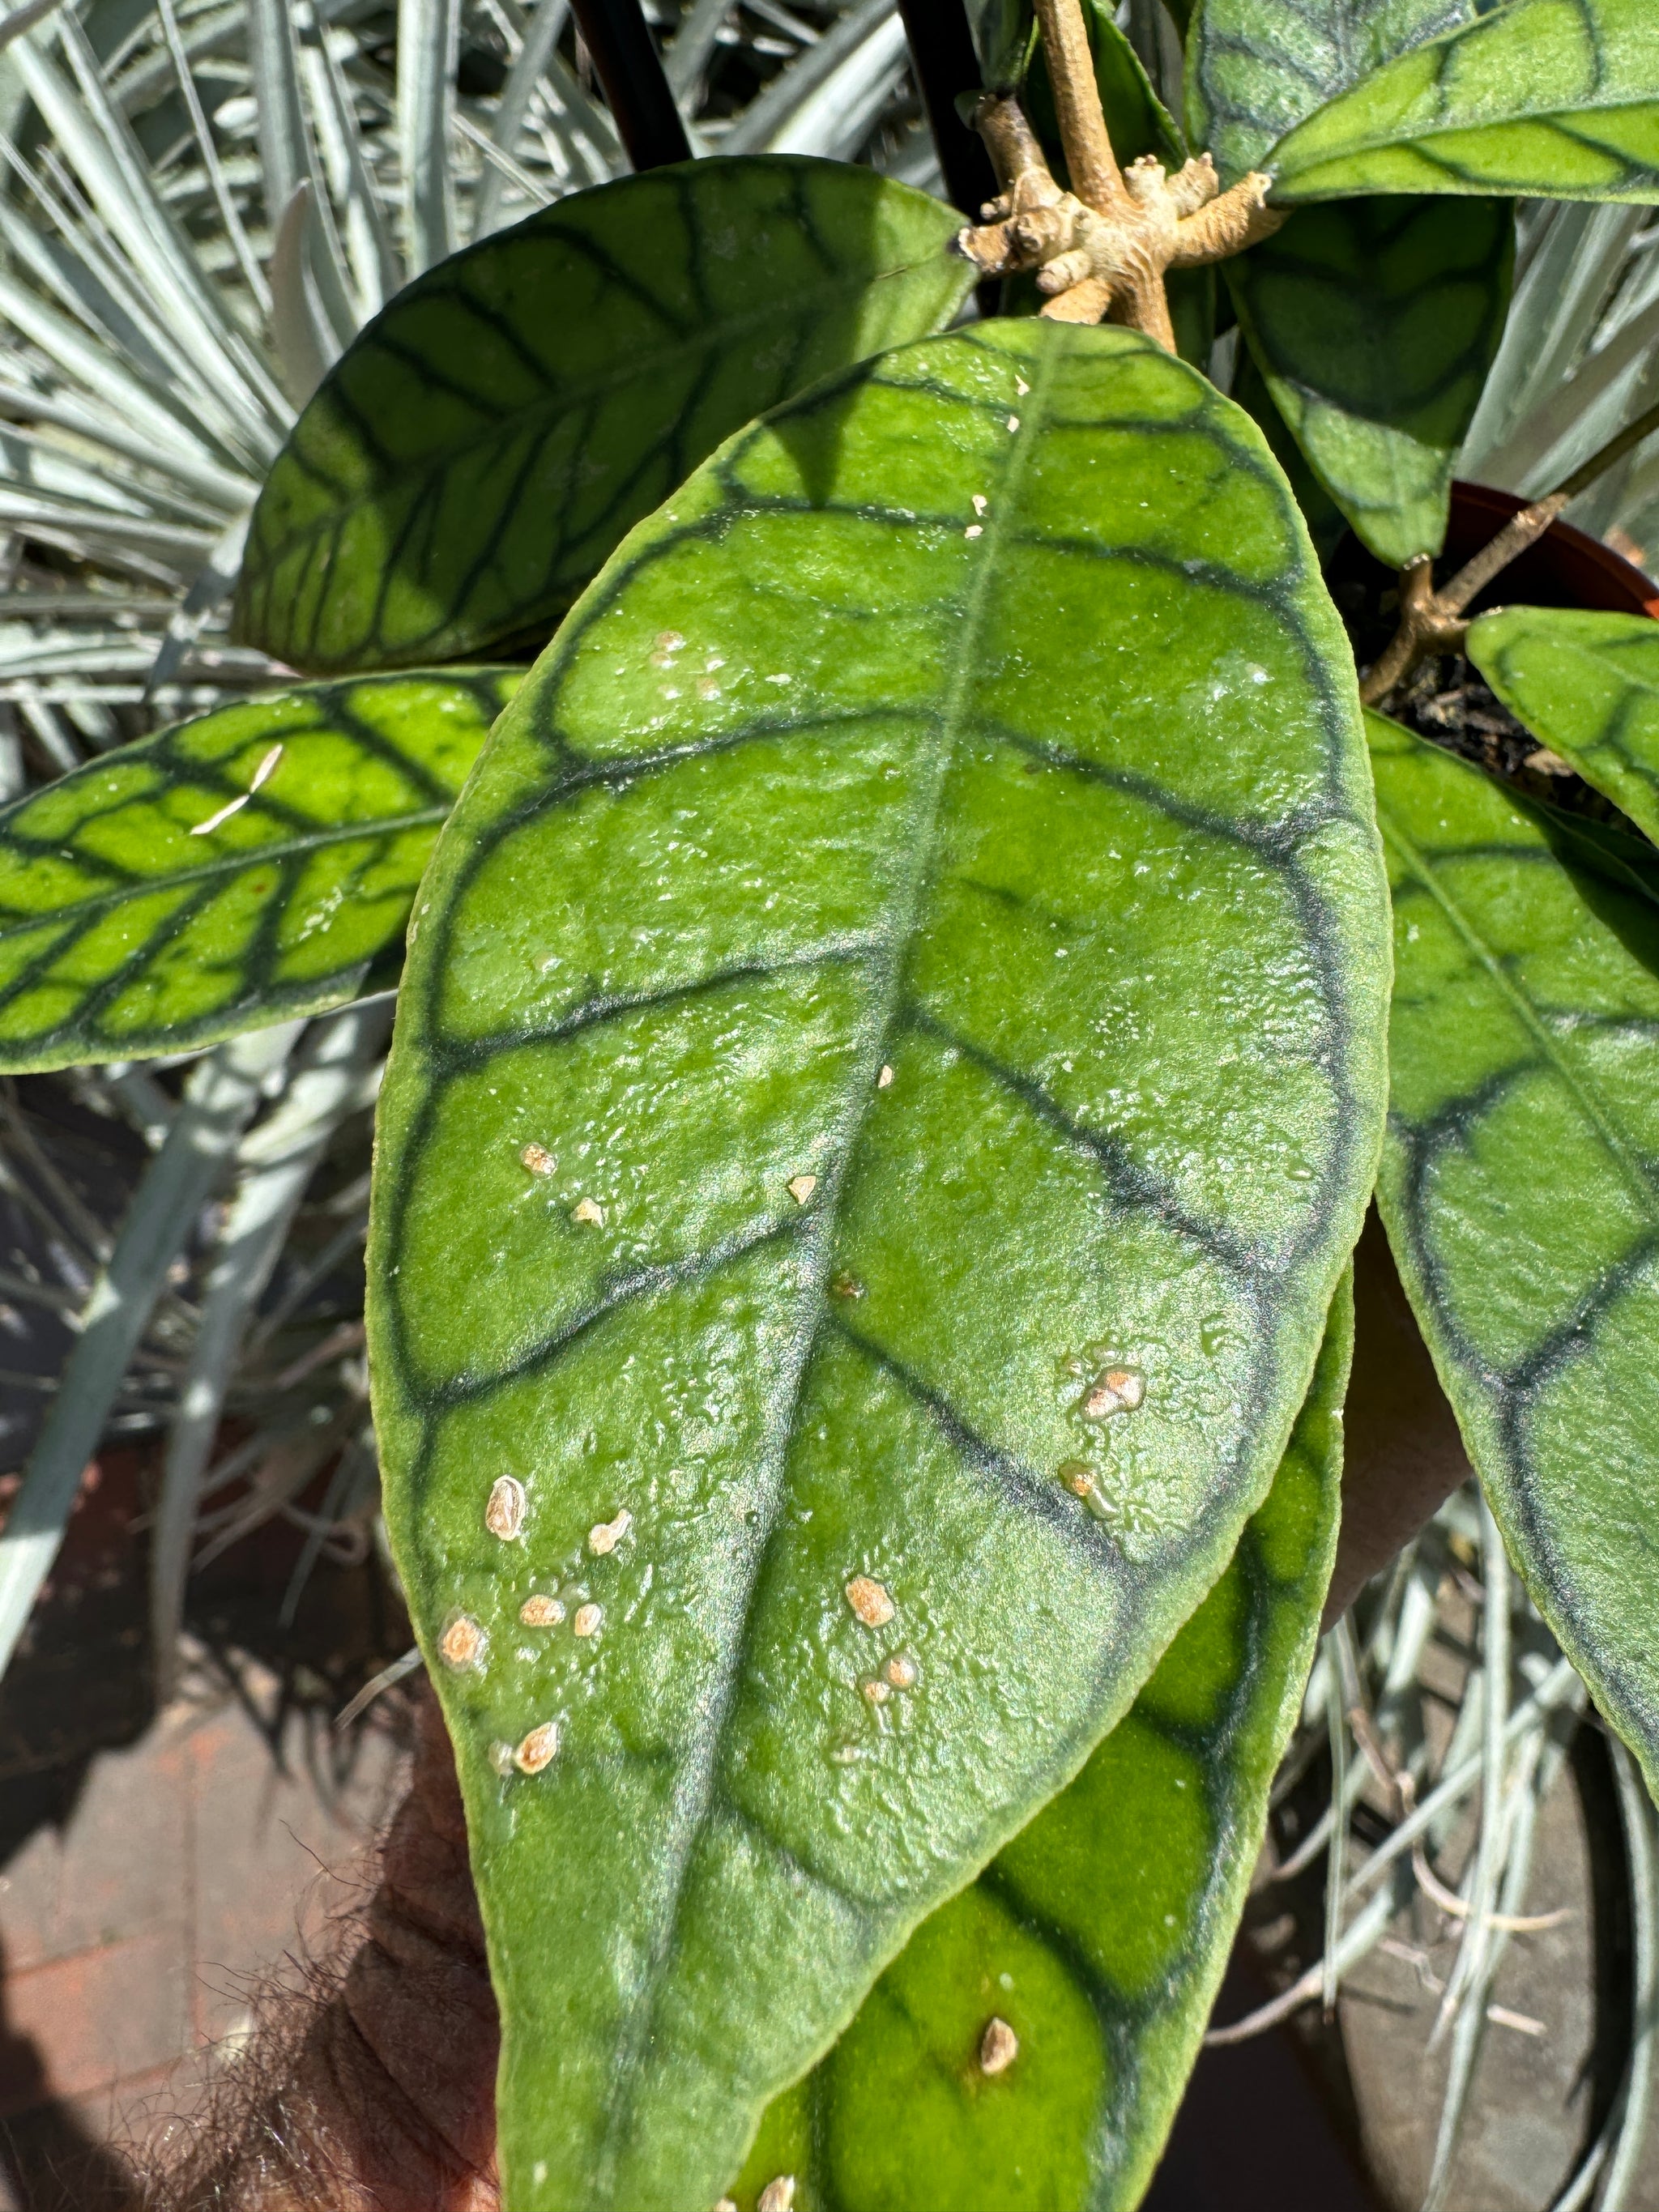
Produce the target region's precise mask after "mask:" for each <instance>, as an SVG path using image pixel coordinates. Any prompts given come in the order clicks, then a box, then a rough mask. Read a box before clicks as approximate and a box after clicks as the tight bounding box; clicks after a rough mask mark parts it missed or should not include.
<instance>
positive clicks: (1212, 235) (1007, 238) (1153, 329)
mask: <svg viewBox="0 0 1659 2212" xmlns="http://www.w3.org/2000/svg"><path fill="white" fill-rule="evenodd" d="M1036 11H1037V20H1038V22H1039V24H1040V26H1041V28H1042V44H1043V52H1044V55H1045V57H1046V58H1047V61H1048V76H1049V81H1050V82H1051V84H1052V86H1053V88H1054V112H1055V114H1056V116H1057V118H1058V119H1059V124H1060V143H1061V145H1062V146H1063V148H1064V149H1065V154H1066V167H1067V169H1068V170H1069V171H1070V173H1071V179H1072V189H1071V191H1061V189H1060V185H1058V184H1057V183H1056V182H1055V180H1054V177H1053V176H1052V175H1051V174H1050V173H1049V169H1048V163H1047V161H1045V160H1044V159H1043V155H1042V149H1041V148H1040V147H1039V146H1038V144H1037V142H1036V138H1035V137H1033V136H1032V133H1031V130H1030V125H1028V124H1027V122H1026V120H1025V118H1024V115H1023V114H1022V113H1021V112H1020V108H1019V104H1018V100H1015V99H1014V97H1013V95H1012V94H1010V93H1006V92H995V93H991V94H987V96H986V97H985V98H984V99H983V100H981V102H980V104H979V107H978V109H977V111H976V112H975V125H976V127H977V128H978V130H979V132H980V135H981V137H982V138H983V139H984V140H985V143H986V146H987V149H988V150H989V152H990V155H991V160H992V163H993V165H994V167H995V169H996V173H997V180H998V183H999V185H1000V187H1001V191H1000V197H998V198H997V199H994V200H993V201H992V202H990V204H988V205H987V207H986V209H985V210H984V213H985V216H986V221H985V222H984V223H983V224H982V225H980V226H977V227H970V228H968V229H966V230H964V231H963V232H961V233H960V234H959V235H958V237H957V251H958V252H960V253H962V254H963V255H964V256H965V257H966V258H967V259H969V261H971V262H973V263H974V264H975V267H977V268H978V269H980V270H982V271H983V272H984V274H985V275H986V276H1012V275H1015V274H1017V273H1018V272H1019V271H1021V270H1036V280H1037V289H1038V290H1039V291H1040V292H1042V293H1044V294H1046V295H1047V304H1046V305H1045V306H1044V307H1043V308H1042V313H1043V314H1044V315H1045V316H1047V317H1048V319H1050V320H1051V321H1054V322H1067V323H1097V322H1098V321H1099V320H1100V319H1101V317H1102V316H1103V315H1104V314H1106V313H1108V312H1109V313H1110V314H1111V317H1112V319H1113V321H1114V322H1118V323H1122V324H1124V325H1127V327H1128V328H1129V329H1130V330H1134V331H1140V332H1141V334H1142V335H1143V336H1144V337H1150V338H1152V339H1154V340H1155V341H1156V342H1157V343H1158V344H1159V345H1161V346H1162V347H1163V348H1164V350H1165V352H1167V353H1173V352H1174V351H1175V331H1174V328H1173V326H1172V325H1171V323H1170V307H1169V301H1168V300H1167V298H1166V296H1165V294H1164V271H1165V270H1169V269H1188V268H1196V267H1199V266H1201V265H1202V264H1206V263H1208V262H1212V261H1224V260H1225V259H1227V258H1228V257H1229V256H1230V255H1232V254H1234V253H1237V252H1242V251H1243V248H1244V247H1245V246H1251V245H1254V244H1255V241H1256V240H1258V239H1262V238H1267V237H1270V236H1271V235H1272V234H1273V232H1274V231H1276V230H1277V229H1278V228H1279V225H1280V224H1281V223H1282V222H1283V221H1284V219H1285V218H1284V216H1282V215H1281V214H1280V213H1279V211H1278V210H1276V209H1272V208H1269V207H1268V206H1267V193H1268V191H1269V189H1270V188H1271V184H1272V179H1270V178H1268V177H1267V176H1266V175H1264V174H1262V173H1259V172H1252V173H1251V174H1250V175H1249V176H1247V177H1243V178H1241V179H1239V181H1238V183H1237V184H1236V185H1232V186H1231V188H1230V189H1229V190H1228V191H1225V192H1224V191H1222V190H1221V187H1220V182H1219V179H1218V178H1217V176H1216V173H1215V167H1214V164H1213V163H1212V161H1211V160H1210V157H1209V155H1207V154H1206V155H1203V156H1202V157H1201V158H1200V159H1199V160H1198V161H1188V162H1187V163H1186V164H1185V165H1184V167H1182V168H1181V169H1180V170H1179V171H1177V173H1176V174H1175V175H1174V176H1173V177H1171V176H1169V175H1168V174H1167V173H1165V171H1164V166H1163V164H1162V163H1161V162H1159V161H1153V160H1152V158H1151V157H1150V155H1148V156H1146V157H1143V158H1142V159H1141V160H1140V161H1133V162H1132V163H1131V164H1130V166H1129V167H1128V168H1127V171H1126V170H1121V169H1120V168H1119V167H1118V165H1117V157H1116V155H1115V154H1114V153H1113V151H1112V142H1111V137H1110V134H1109V132H1108V131H1107V128H1106V118H1105V116H1104V113H1103V111H1102V108H1101V104H1100V90H1099V87H1098V86H1097V83H1096V82H1095V72H1094V59H1093V57H1092V56H1091V53H1090V52H1089V40H1088V37H1087V34H1086V33H1085V29H1084V24H1083V11H1082V9H1081V6H1080V5H1079V0H1036Z"/></svg>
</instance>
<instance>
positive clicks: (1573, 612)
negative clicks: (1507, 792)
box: [1467, 607, 1659, 841]
mask: <svg viewBox="0 0 1659 2212" xmlns="http://www.w3.org/2000/svg"><path fill="white" fill-rule="evenodd" d="M1467 650H1468V656H1469V659H1471V660H1472V661H1473V662H1474V665H1475V666H1476V667H1477V668H1478V669H1479V670H1480V673H1481V674H1482V675H1483V676H1484V677H1485V678H1486V681H1487V683H1488V684H1491V686H1492V690H1494V691H1495V692H1496V693H1497V694H1498V697H1499V698H1500V699H1501V700H1502V701H1503V702H1504V705H1505V706H1506V707H1507V708H1509V710H1510V714H1513V715H1515V716H1516V720H1519V721H1521V722H1523V723H1524V724H1525V725H1526V726H1527V728H1528V729H1529V730H1530V731H1531V732H1533V734H1534V736H1535V737H1536V738H1538V739H1539V740H1540V742H1541V744H1546V745H1547V746H1548V747H1549V748H1550V750H1551V751H1552V752H1556V753H1559V755H1560V756H1561V757H1562V759H1563V760H1564V761H1567V762H1569V763H1571V765H1572V766H1573V767H1574V768H1576V769H1577V771H1578V773H1579V775H1582V776H1583V779H1584V781H1586V782H1587V783H1592V784H1594V785H1595V788H1596V789H1597V790H1598V791H1600V792H1603V793H1606V795H1607V798H1609V799H1612V801H1613V805H1615V806H1622V807H1623V808H1624V810H1625V811H1626V814H1628V815H1629V817H1631V820H1632V822H1634V823H1637V824H1638V826H1639V827H1640V828H1642V829H1645V830H1646V831H1647V833H1648V835H1649V836H1650V837H1651V838H1653V839H1655V840H1656V841H1659V623H1655V622H1650V620H1649V619H1648V618H1647V617H1645V616H1644V615H1605V614H1589V613H1586V612H1584V611H1583V610H1582V609H1579V608H1577V607H1499V608H1498V609H1497V610H1496V611H1495V612H1493V613H1492V614H1489V615H1482V616H1481V617H1480V619H1479V620H1478V621H1477V622H1475V623H1473V624H1471V626H1470V629H1469V635H1468V647H1467Z"/></svg>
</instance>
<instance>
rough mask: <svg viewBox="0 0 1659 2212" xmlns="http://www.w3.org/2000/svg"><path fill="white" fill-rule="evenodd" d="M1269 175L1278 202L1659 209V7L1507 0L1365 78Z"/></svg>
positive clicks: (1589, 0)
mask: <svg viewBox="0 0 1659 2212" xmlns="http://www.w3.org/2000/svg"><path fill="white" fill-rule="evenodd" d="M1266 166H1267V167H1269V168H1271V169H1272V171H1273V174H1274V175H1275V177H1276V178H1277V179H1278V182H1277V184H1276V185H1275V187H1274V193H1273V197H1275V199H1278V200H1323V199H1340V198H1344V197H1348V196H1350V195H1352V194H1353V193H1356V192H1483V193H1484V192H1527V193H1536V194H1539V195H1541V196H1542V197H1547V198H1549V199H1557V200H1659V10H1656V9H1655V8H1654V6H1653V4H1652V0H1509V4H1508V5H1507V6H1505V7H1501V8H1496V9H1492V11H1491V13H1490V14H1483V15H1480V16H1479V18H1478V20H1476V21H1472V22H1466V23H1465V24H1464V25H1463V27H1462V28H1461V29H1458V30H1454V31H1449V32H1448V33H1446V34H1445V35H1444V36H1443V37H1441V38H1438V39H1436V40H1433V41H1432V42H1431V44H1429V45H1427V46H1419V47H1416V48H1415V50H1414V51H1413V52H1411V53H1408V54H1403V55H1401V58H1400V59H1398V60H1397V61H1393V62H1389V64H1387V65H1386V66H1385V67H1383V68H1382V69H1379V70H1376V71H1375V73H1374V74H1373V75H1371V76H1368V77H1365V78H1364V79H1363V80H1362V81H1361V82H1359V83H1358V84H1356V85H1354V87H1353V88H1352V90H1351V91H1348V92H1345V93H1343V94H1340V96H1339V97H1338V98H1336V99H1334V100H1331V101H1330V102H1329V104H1328V106H1324V107H1322V108H1321V109H1320V110H1319V112H1317V113H1316V114H1314V115H1310V116H1309V118H1308V119H1307V120H1306V121H1305V122H1304V123H1301V124H1299V125H1297V128H1296V129H1295V130H1294V131H1291V133H1290V134H1289V135H1288V137H1285V138H1283V139H1281V140H1280V142H1279V144H1278V145H1277V146H1275V147H1274V148H1273V152H1272V155H1271V156H1270V157H1269V159H1268V161H1267V165H1266Z"/></svg>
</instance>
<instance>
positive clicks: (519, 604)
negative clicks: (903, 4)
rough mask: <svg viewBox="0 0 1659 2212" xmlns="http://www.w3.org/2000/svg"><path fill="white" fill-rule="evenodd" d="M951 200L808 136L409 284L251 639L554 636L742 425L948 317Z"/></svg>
mask: <svg viewBox="0 0 1659 2212" xmlns="http://www.w3.org/2000/svg"><path fill="white" fill-rule="evenodd" d="M960 221H961V218H960V216H957V215H956V214H955V213H954V212H953V211H952V210H951V209H950V208H948V207H945V206H944V205H942V204H941V203H940V202H939V201H938V200H933V199H929V198H928V197H926V195H925V194H923V193H921V192H917V191H911V190H910V188H909V187H908V185H900V184H896V183H894V182H892V181H891V180H890V179H885V178H882V177H878V176H877V175H876V173H874V171H873V170H870V169H860V168H850V167H841V166H839V165H838V164H836V163H832V162H828V161H803V160H799V159H795V158H793V157H790V156H785V155H764V156H762V155H753V156H750V157H749V158H747V159H744V160H734V161H697V162H690V163H687V164H685V165H684V167H674V168H665V169H655V170H653V171H652V172H651V173H649V174H648V175H645V176H637V177H628V178H624V179H622V181H621V182H619V183H617V184H611V185H600V186H599V187H598V188H597V189H596V190H594V191H586V192H578V193H575V194H573V195H572V196H571V197H569V198H568V199H563V200H561V201H560V202H559V203H558V204H556V206H554V207H550V208H546V209H544V210H541V211H540V212H539V213H538V214H536V215H532V216H527V217H526V220H525V221H524V222H520V223H518V224H515V225H514V226H513V228H511V229H510V230H505V231H500V232H497V233H496V234H495V235H494V236H493V237H490V238H487V239H485V240H482V241H481V242H480V243H479V244H478V245H477V246H469V247H468V248H467V250H466V251H465V252H463V253H458V254H455V255H453V257H452V258H450V259H449V260H447V261H445V262H442V263H441V264H439V265H438V266H437V267H435V268H434V269H429V270H427V272H426V273H425V275H424V276H419V277H417V278H416V280H415V282H414V283H412V284H410V286H409V287H408V288H407V289H405V290H404V291H402V292H400V293H399V294H398V296H397V298H396V299H395V300H393V301H392V302H391V304H390V306H388V307H386V309H385V310H384V312H383V313H381V314H380V315H379V316H377V317H376V318H375V319H374V322H372V323H371V324H370V325H368V329H367V330H366V331H363V332H362V334H361V336H360V337H357V339H356V341H355V342H354V343H352V344H351V345H350V346H349V347H348V349H346V351H345V353H344V354H343V356H341V358H340V360H339V361H338V362H336V363H335V366H334V368H332V369H331V371H330V373H329V374H328V376H327V377H326V378H325V380H324V381H323V383H322V385H321V386H319V389H318V391H317V392H316V395H315V397H314V398H313V399H312V401H311V404H310V405H309V406H308V407H307V409H306V410H305V412H304V414H303V415H302V416H301V418H300V420H299V422H298V423H297V424H296V425H295V429H294V433H293V435H292V436H291V437H290V438H289V442H288V444H287V446H286V447H284V448H283V452H282V453H281V455H280V456H279V457H278V459H277V461H276V466H275V468H274V469H273V470H272V471H271V473H270V478H269V480H268V482H267V483H266V485H265V488H264V491H263V492H262V493H261V494H260V496H259V503H258V507H256V508H255V509H254V513H253V525H252V532H251V534H250V536H249V539H248V550H247V555H246V562H245V563H244V566H243V570H242V576H241V581H240V586H239V587H238V593H237V601H236V623H237V629H238V634H239V635H240V636H242V637H245V638H246V639H249V640H251V641H252V642H253V643H255V644H257V645H259V646H262V647H264V649H265V650H266V651H267V652H270V653H275V654H276V655H277V656H278V657H279V658H280V659H283V660H285V661H287V662H289V664H290V665H292V666H294V667H296V668H307V669H314V670H316V671H319V672H322V673H330V672H332V671H336V670H339V669H349V668H387V667H397V666H401V665H404V664H406V663H408V662H410V661H430V660H447V659H454V658H456V657H457V656H459V655H460V654H464V653H471V652H475V651H477V649H478V648H479V647H483V646H486V645H489V644H492V643H496V642H499V641H502V640H504V639H508V638H522V637H526V636H530V637H534V638H535V639H537V641H539V640H540V639H541V638H543V637H544V636H545V635H546V634H547V632H548V631H549V630H550V629H551V628H552V626H553V623H554V621H555V619H556V617H557V616H558V615H559V614H560V613H562V611H563V610H564V609H565V608H567V607H568V605H570V602H571V601H572V600H573V599H574V598H575V596H576V594H577V592H579V591H580V589H581V587H582V586H583V585H584V584H586V581H587V580H588V579H589V577H590V576H592V574H593V573H594V571H595V570H596V569H597V568H599V564H600V563H601V562H603V561H604V560H605V558H606V556H608V555H609V553H610V552H611V549H612V547H613V546H615V545H616V544H617V543H618V541H619V540H620V539H621V538H622V537H623V533H624V532H626V531H627V530H629V528H630V527H631V526H633V524H635V522H637V521H638V520H639V519H640V517H641V515H643V514H647V513H649V512H650V511H651V509H652V508H653V507H655V506H656V505H657V504H658V503H659V501H661V500H663V499H665V498H666V496H667V495H668V494H669V493H670V492H671V491H672V490H673V489H674V487H675V486H676V485H677V484H678V483H680V482H681V481H682V479H683V478H684V477H685V475H686V474H687V472H688V471H690V469H691V468H693V467H694V466H695V465H696V463H697V462H699V461H701V460H702V459H703V457H704V455H705V454H707V453H710V452H712V451H713V449H714V447H715V446H717V445H718V444H719V443H720V440H721V439H722V438H725V437H727V436H729V435H731V433H732V431H733V430H735V429H737V428H738V427H739V425H740V424H742V423H744V422H747V421H748V420H749V419H750V416H753V415H756V414H757V413H759V412H760V410H762V409H763V408H766V407H770V406H772V405H774V404H775V403H776V402H777V401H778V400H780V399H782V398H785V397H786V396H787V394H788V393H790V392H799V391H800V390H801V389H802V387H803V386H805V385H807V384H809V383H811V381H812V380H813V379H814V378H816V377H819V376H822V375H823V374H826V373H827V372H828V371H829V370H832V369H835V368H840V367H841V366H842V364H843V363H845V362H854V361H859V360H861V359H863V358H864V356H866V355H868V354H872V353H875V352H878V351H879V350H880V349H881V348H883V347H884V346H889V345H892V344H894V343H896V342H897V341H898V340H900V339H902V338H908V337H918V336H920V335H921V334H922V333H924V332H926V331H933V330H938V329H939V328H941V327H942V326H943V325H945V324H946V323H948V322H949V321H950V320H951V317H952V316H953V315H954V314H955V313H956V311H957V308H958V307H960V306H961V304H962V302H963V300H964V299H965V298H966V297H967V295H968V292H969V288H970V286H971V284H972V282H973V275H974V272H973V269H972V267H971V265H970V264H969V263H967V262H965V261H963V260H962V259H961V258H959V257H957V256H956V255H953V254H951V253H950V252H947V250H946V249H947V246H948V245H949V242H950V240H951V237H952V235H953V234H954V232H955V230H956V228H957V225H958V224H959V222H960Z"/></svg>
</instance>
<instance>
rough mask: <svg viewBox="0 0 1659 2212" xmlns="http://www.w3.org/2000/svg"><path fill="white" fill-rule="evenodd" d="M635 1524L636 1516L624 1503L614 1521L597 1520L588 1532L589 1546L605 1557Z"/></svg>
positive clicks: (600, 1556)
mask: <svg viewBox="0 0 1659 2212" xmlns="http://www.w3.org/2000/svg"><path fill="white" fill-rule="evenodd" d="M633 1525H634V1516H633V1515H632V1514H631V1513H630V1512H629V1510H628V1508H627V1507H626V1506H625V1505H624V1506H623V1510H622V1511H621V1512H620V1513H618V1514H617V1517H616V1519H615V1520H614V1521H596V1522H594V1524H593V1526H592V1528H590V1529H589V1530H588V1532H587V1548H588V1550H589V1551H590V1552H592V1553H595V1554H596V1555H597V1556H598V1557H599V1558H600V1559H603V1558H604V1557H605V1553H607V1552H614V1551H615V1550H616V1548H617V1545H618V1544H620V1543H621V1541H622V1540H623V1537H624V1536H625V1535H626V1534H628V1532H629V1529H630V1528H632V1527H633Z"/></svg>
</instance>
